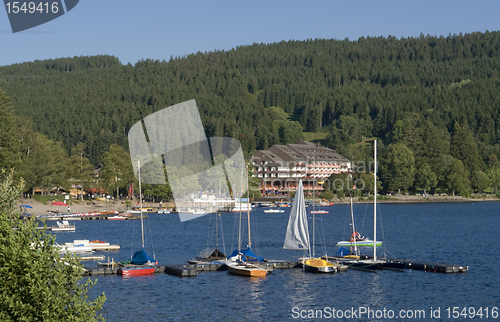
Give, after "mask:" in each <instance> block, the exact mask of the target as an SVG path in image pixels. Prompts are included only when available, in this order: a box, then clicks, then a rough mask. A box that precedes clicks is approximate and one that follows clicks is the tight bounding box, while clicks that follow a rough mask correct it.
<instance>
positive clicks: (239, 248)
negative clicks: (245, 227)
mask: <svg viewBox="0 0 500 322" xmlns="http://www.w3.org/2000/svg"><path fill="white" fill-rule="evenodd" d="M240 185H241V190H242V193H243V169H241V173H240ZM242 201H243V200H242V199H241V197H240V211H239V213H240V227H239V229H238V253H240V252H241V203H242Z"/></svg>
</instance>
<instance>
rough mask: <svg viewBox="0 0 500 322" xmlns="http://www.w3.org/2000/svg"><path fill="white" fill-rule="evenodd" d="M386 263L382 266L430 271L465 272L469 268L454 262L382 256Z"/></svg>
mask: <svg viewBox="0 0 500 322" xmlns="http://www.w3.org/2000/svg"><path fill="white" fill-rule="evenodd" d="M382 260H385V261H386V263H385V264H382V267H384V268H389V269H414V270H417V271H425V272H432V273H447V274H452V273H465V272H467V271H468V270H469V266H461V265H455V264H443V263H432V262H420V261H413V260H410V259H397V258H382Z"/></svg>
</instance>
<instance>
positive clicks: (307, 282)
mask: <svg viewBox="0 0 500 322" xmlns="http://www.w3.org/2000/svg"><path fill="white" fill-rule="evenodd" d="M354 207H355V208H354V210H355V216H356V227H357V229H358V230H360V229H361V228H363V230H362V234H364V235H366V236H370V237H371V236H372V235H373V233H372V232H371V230H372V229H373V225H372V221H373V220H372V216H373V207H372V205H355V206H354ZM379 207H380V214H381V221H379V222H378V228H379V229H378V237H377V239H381V238H382V237H384V242H385V246H384V247H379V248H378V249H377V251H378V253H379V254H380V253H382V252H384V251H386V252H387V255H388V256H392V257H399V258H410V259H414V260H422V261H429V262H444V263H449V264H460V265H466V266H469V272H467V273H466V274H438V273H428V272H421V271H412V270H405V271H404V272H398V271H391V270H383V271H379V272H377V273H368V272H363V271H356V270H348V271H347V272H345V273H339V274H333V275H318V274H305V273H303V272H302V271H301V270H299V269H286V270H275V271H274V272H273V273H272V274H271V275H268V276H267V277H266V278H262V279H253V278H252V279H250V278H245V277H240V276H233V275H228V273H227V272H206V273H200V274H198V276H196V277H190V278H178V277H175V276H170V275H167V274H155V275H152V276H145V277H134V278H124V277H121V276H99V277H98V278H97V279H98V282H97V284H96V285H95V286H94V287H93V288H92V290H91V297H95V296H97V295H99V294H100V293H102V292H104V293H105V294H106V297H107V301H106V304H105V306H104V308H103V310H102V313H104V316H105V317H106V318H107V319H108V321H142V320H154V321H166V320H192V321H207V320H208V321H210V320H226V321H241V320H254V321H264V320H265V321H283V320H294V319H293V311H292V308H294V307H296V308H299V309H300V310H316V309H319V310H322V309H324V308H325V307H329V308H335V309H341V310H350V309H351V307H353V308H354V309H357V308H359V307H367V308H368V307H369V308H370V309H372V310H383V309H384V308H385V309H386V310H394V311H395V312H396V314H398V313H397V312H399V310H424V311H425V313H426V318H425V320H428V319H430V315H429V314H430V313H429V311H430V309H431V307H432V308H433V309H436V308H438V307H439V308H441V320H449V319H447V318H446V311H445V310H446V308H447V307H450V306H451V307H453V306H458V307H460V308H463V307H470V306H474V307H476V308H479V307H483V308H486V307H489V309H490V310H491V308H492V307H493V306H500V300H499V299H500V288H499V282H500V281H499V276H500V269H499V267H498V264H497V258H498V255H499V253H500V251H499V246H498V245H497V243H496V240H497V238H498V236H497V235H498V231H499V229H498V228H499V227H500V211H499V209H500V203H499V202H475V203H439V204H380V205H379ZM328 208H329V209H328V210H329V211H330V213H329V214H327V215H321V217H319V216H318V217H317V220H316V222H317V227H318V229H317V234H316V235H317V243H316V244H317V245H316V249H317V251H318V253H324V250H326V251H327V252H328V254H333V253H334V252H335V251H336V249H337V247H334V246H333V245H334V244H335V242H337V241H339V240H343V239H346V238H348V229H349V227H348V226H347V227H346V222H348V220H347V218H348V214H349V209H348V206H346V205H335V206H332V207H328ZM288 214H289V211H285V213H284V214H264V212H263V211H262V210H260V209H257V210H255V211H253V212H252V222H253V223H252V234H253V236H252V245H253V249H254V252H255V253H257V254H258V255H260V256H263V257H266V258H273V259H290V260H291V259H294V258H296V257H297V256H298V255H300V254H298V253H296V252H293V251H287V250H283V249H282V246H283V240H284V235H285V229H286V224H287V221H288ZM213 217H214V216H213V215H211V216H204V217H201V218H199V219H197V220H192V221H188V222H184V223H181V222H180V221H179V219H178V217H177V215H173V214H172V215H158V214H151V215H150V218H149V219H148V221H146V222H145V227H146V232H147V235H148V236H150V238H149V239H150V240H153V241H154V252H155V254H156V258H157V259H158V261H159V263H160V264H163V265H164V264H181V263H185V262H186V260H188V259H191V258H194V257H195V256H196V255H197V254H198V252H199V251H201V250H202V249H204V248H206V246H207V244H209V245H211V246H215V237H214V234H215V230H214V228H213V221H214V218H213ZM221 218H222V221H223V223H222V228H223V234H224V244H225V250H226V254H227V253H230V252H231V251H232V250H233V249H235V248H236V247H237V232H236V229H235V227H237V218H238V215H237V214H228V213H223V214H222V216H221ZM75 224H76V227H77V231H76V232H75V233H58V234H57V241H58V242H59V243H64V242H68V241H73V239H90V240H94V239H99V240H104V241H106V242H110V243H112V244H119V245H120V246H121V247H122V249H121V250H120V251H119V252H108V253H103V254H104V255H106V256H109V257H110V258H111V257H112V258H114V259H115V260H126V259H129V258H130V255H131V253H132V242H133V244H134V250H137V249H138V248H139V247H140V239H141V238H140V222H139V221H76V222H75ZM347 225H348V224H347ZM209 226H211V227H212V228H211V229H209V228H208V227H209ZM309 227H310V228H311V227H312V225H311V224H310V225H309ZM244 231H246V228H245V229H244ZM219 235H220V224H219ZM244 239H245V240H246V238H244ZM209 240H210V241H209ZM323 241H324V243H323ZM219 244H220V247H221V248H222V247H223V246H222V236H219ZM325 244H326V246H325ZM149 252H150V253H151V252H152V248H151V247H150V248H149ZM95 265H96V263H95V262H86V263H85V266H87V267H92V266H95ZM476 318H478V317H476ZM359 320H373V321H378V320H380V321H382V320H384V319H368V318H366V316H364V317H362V318H361V319H359ZM433 320H440V319H433Z"/></svg>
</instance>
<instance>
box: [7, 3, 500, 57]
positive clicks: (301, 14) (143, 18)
mask: <svg viewBox="0 0 500 322" xmlns="http://www.w3.org/2000/svg"><path fill="white" fill-rule="evenodd" d="M18 1H19V0H18ZM499 13H500V1H497V0H488V1H482V0H475V1H470V0H468V1H462V0H455V1H450V0H443V1H439V0H434V1H428V0H419V1H404V0H398V1H373V0H372V1H345V0H344V1H333V0H330V1H314V0H313V1H297V0H288V1H273V0H268V1H245V2H243V1H237V0H233V1H206V0H205V1H188V0H186V1H179V0H177V1H167V0H162V1H160V0H144V1H131V0H121V1H117V0H80V2H79V3H78V5H77V6H76V7H75V8H74V9H73V10H71V11H70V12H68V13H66V14H65V15H63V16H61V17H59V18H57V19H55V20H53V21H50V22H47V23H45V24H43V25H41V26H38V27H35V28H32V29H29V30H26V31H22V32H18V33H15V34H14V33H12V30H11V28H10V24H9V20H8V17H7V13H6V10H4V9H0V66H3V65H10V64H15V63H22V62H25V61H34V60H44V59H54V58H61V57H74V56H90V55H100V54H106V55H113V56H116V57H118V58H119V59H120V61H121V62H122V63H124V64H127V63H131V64H135V63H136V62H137V61H139V60H141V59H146V58H151V59H159V60H168V59H169V58H170V57H171V56H174V57H175V56H184V55H188V54H190V53H195V52H198V51H201V52H206V51H214V50H230V49H232V48H235V47H237V46H241V45H250V44H253V43H273V42H279V41H282V40H305V39H310V38H312V39H314V38H323V39H345V38H346V37H347V38H349V39H350V40H357V39H358V38H359V37H361V36H364V37H366V36H370V37H379V36H384V37H387V36H389V35H391V36H395V37H398V38H400V37H405V38H406V37H418V36H419V35H420V33H423V34H424V35H427V34H429V35H436V36H441V35H442V36H445V37H446V36H448V35H449V34H450V33H451V34H452V35H453V34H459V33H460V32H462V33H471V32H476V31H480V32H484V31H487V30H489V31H496V30H500V18H499Z"/></svg>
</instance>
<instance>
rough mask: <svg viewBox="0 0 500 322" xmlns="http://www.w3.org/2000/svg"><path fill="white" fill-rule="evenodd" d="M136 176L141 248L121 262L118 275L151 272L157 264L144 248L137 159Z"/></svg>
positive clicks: (135, 274)
mask: <svg viewBox="0 0 500 322" xmlns="http://www.w3.org/2000/svg"><path fill="white" fill-rule="evenodd" d="M137 167H138V177H139V200H140V214H141V234H142V249H141V250H139V251H136V252H135V253H134V255H133V256H132V258H131V259H130V261H126V262H121V267H120V268H119V269H118V274H119V275H124V276H140V275H150V274H153V273H154V272H155V270H156V267H157V265H158V261H157V260H156V259H155V258H151V257H150V256H149V255H148V254H147V253H146V250H145V249H144V219H143V216H142V189H141V166H140V163H139V161H137Z"/></svg>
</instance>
